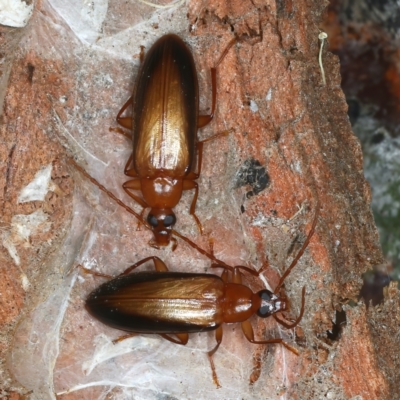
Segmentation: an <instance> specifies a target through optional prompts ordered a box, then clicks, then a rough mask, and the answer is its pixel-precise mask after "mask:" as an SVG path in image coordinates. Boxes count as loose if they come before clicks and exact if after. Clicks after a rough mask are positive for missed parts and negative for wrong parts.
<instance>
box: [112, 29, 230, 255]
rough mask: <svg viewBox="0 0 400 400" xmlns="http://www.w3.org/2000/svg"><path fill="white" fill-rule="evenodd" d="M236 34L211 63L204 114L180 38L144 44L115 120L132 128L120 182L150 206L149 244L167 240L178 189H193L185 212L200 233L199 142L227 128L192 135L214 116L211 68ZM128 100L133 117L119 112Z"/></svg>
mask: <svg viewBox="0 0 400 400" xmlns="http://www.w3.org/2000/svg"><path fill="white" fill-rule="evenodd" d="M236 40H237V39H233V40H232V41H231V42H230V43H229V44H228V46H227V48H226V49H225V51H224V52H223V53H222V55H221V57H220V59H219V60H218V62H217V63H216V65H215V66H214V67H213V68H211V81H212V106H211V113H210V114H209V115H199V88H198V79H197V72H196V67H195V63H194V59H193V56H192V53H191V52H190V50H189V49H188V47H187V46H186V44H185V43H184V42H183V40H182V39H180V38H179V37H178V36H176V35H174V34H168V35H165V36H162V37H161V38H160V39H158V40H157V41H156V42H155V43H154V44H153V46H152V47H151V48H150V50H149V51H148V53H147V55H146V56H145V57H144V61H143V63H142V65H141V67H140V69H139V73H138V76H137V80H136V85H135V89H134V92H133V95H132V96H131V97H130V98H129V99H128V101H127V102H126V103H125V104H124V106H123V107H122V108H121V110H120V111H119V113H118V115H117V122H118V124H119V125H121V126H122V127H124V128H127V129H131V130H132V142H133V152H132V154H131V156H130V157H129V159H128V162H127V163H126V165H125V169H124V173H125V175H127V176H129V177H131V178H132V179H130V180H129V181H127V182H125V183H124V184H123V188H124V190H125V191H126V193H127V194H128V195H129V196H130V197H131V198H132V199H133V200H135V201H136V202H137V203H139V204H140V205H141V206H142V207H143V211H142V213H143V212H144V210H145V209H146V208H150V212H149V214H148V216H147V222H148V224H149V225H150V226H151V228H152V230H153V233H154V239H155V240H154V241H151V242H150V245H152V246H153V247H156V248H158V247H159V246H166V245H168V244H169V242H170V240H171V231H172V229H173V226H174V225H175V223H176V216H175V214H174V212H173V210H172V209H173V208H174V207H175V206H176V205H177V204H178V203H179V201H180V199H181V196H182V192H183V191H184V190H194V191H195V193H194V197H193V200H192V204H191V206H190V211H189V212H190V214H191V215H192V216H193V218H194V219H195V221H196V224H197V226H198V228H199V231H200V232H201V233H202V226H201V223H200V220H199V219H198V217H197V216H196V214H195V209H196V202H197V198H198V192H199V188H198V184H197V182H195V180H196V179H197V178H198V177H199V176H200V173H201V164H202V153H203V144H204V143H205V142H207V141H209V140H211V139H214V138H216V137H219V136H221V135H226V134H227V133H228V132H222V133H219V134H216V135H214V136H212V137H210V138H208V139H205V140H203V141H198V139H197V130H198V129H199V128H202V127H204V126H206V125H207V124H208V123H210V122H211V120H212V119H213V117H214V112H215V106H216V96H217V94H216V86H217V84H216V68H217V66H218V65H219V64H220V63H221V61H222V60H223V58H224V57H225V55H226V54H227V52H228V50H229V49H230V47H232V45H233V44H234V43H235V42H236ZM130 105H132V109H133V117H123V116H122V115H123V114H124V112H125V110H126V109H127V108H128V107H129V106H130ZM196 153H197V163H196ZM196 164H197V165H196ZM196 167H197V168H196ZM196 169H197V172H196ZM135 190H136V191H140V192H141V194H142V197H140V196H138V195H136V194H135V193H133V192H132V191H135Z"/></svg>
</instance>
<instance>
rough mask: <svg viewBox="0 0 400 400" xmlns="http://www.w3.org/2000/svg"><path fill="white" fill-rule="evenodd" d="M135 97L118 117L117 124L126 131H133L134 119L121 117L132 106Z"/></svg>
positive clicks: (123, 107) (124, 106)
mask: <svg viewBox="0 0 400 400" xmlns="http://www.w3.org/2000/svg"><path fill="white" fill-rule="evenodd" d="M132 100H133V96H131V97H129V99H128V101H127V102H126V103H125V104H124V105H123V106H122V108H121V110H119V113H118V115H117V123H118V124H119V125H121V126H123V127H124V128H126V129H132V117H121V115H122V114H123V113H124V112H125V110H126V109H127V108H128V107H129V106H130V105H131V104H132Z"/></svg>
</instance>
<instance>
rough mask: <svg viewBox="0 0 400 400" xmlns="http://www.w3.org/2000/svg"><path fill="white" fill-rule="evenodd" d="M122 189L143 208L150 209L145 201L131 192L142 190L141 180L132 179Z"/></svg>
mask: <svg viewBox="0 0 400 400" xmlns="http://www.w3.org/2000/svg"><path fill="white" fill-rule="evenodd" d="M122 187H123V188H124V190H125V192H126V193H127V194H128V195H129V196H130V197H131V198H132V199H133V200H135V201H136V203H138V204H140V205H141V206H142V207H143V208H147V207H148V205H147V203H146V201H145V200H144V199H142V198H141V197H139V196H136V195H135V194H133V193H131V192H130V190H141V188H142V185H141V182H140V179H131V180H130V181H126V182H125V183H124V184H123V185H122Z"/></svg>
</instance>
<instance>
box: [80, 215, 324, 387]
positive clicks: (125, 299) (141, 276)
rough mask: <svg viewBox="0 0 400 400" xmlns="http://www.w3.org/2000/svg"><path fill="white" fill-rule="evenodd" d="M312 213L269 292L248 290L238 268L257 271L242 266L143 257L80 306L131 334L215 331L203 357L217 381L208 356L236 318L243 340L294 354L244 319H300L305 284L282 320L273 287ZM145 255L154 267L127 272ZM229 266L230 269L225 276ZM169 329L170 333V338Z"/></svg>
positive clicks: (281, 301)
mask: <svg viewBox="0 0 400 400" xmlns="http://www.w3.org/2000/svg"><path fill="white" fill-rule="evenodd" d="M317 218H318V209H317V211H316V214H315V218H314V221H313V224H312V227H311V230H310V232H309V234H308V236H307V239H306V241H305V242H304V244H303V246H302V248H301V249H300V251H299V253H298V254H297V256H296V257H295V259H294V260H293V262H292V263H291V265H290V266H289V267H288V268H287V270H286V271H285V273H284V274H283V276H282V278H281V279H280V281H279V283H278V285H277V287H276V288H275V290H274V292H271V291H269V290H266V289H264V290H261V291H259V292H257V293H253V291H252V290H251V289H250V288H249V287H247V286H246V285H244V284H243V283H242V275H241V273H240V270H245V271H247V272H249V273H251V274H252V275H255V276H259V273H258V272H256V271H254V270H253V269H250V268H247V267H244V266H237V267H235V268H232V267H229V266H222V265H219V264H213V266H212V267H213V268H225V271H224V272H223V274H222V276H221V277H219V276H217V275H212V274H197V273H181V272H169V271H168V268H167V267H166V265H165V264H164V263H163V262H162V261H161V260H160V259H159V258H158V257H147V258H145V259H143V260H141V261H139V262H138V263H136V264H134V265H132V266H131V267H129V268H128V269H127V270H126V271H124V272H123V273H122V274H121V275H120V276H118V277H116V278H113V279H111V280H110V281H108V282H106V283H104V284H103V285H101V286H99V287H98V288H97V289H95V290H94V291H93V292H92V293H91V294H90V295H89V297H88V298H87V300H86V309H87V310H88V311H89V313H90V314H91V315H93V316H94V317H95V318H97V319H98V320H100V321H101V322H103V323H104V324H106V325H109V326H111V327H113V328H117V329H121V330H124V331H128V332H135V333H155V334H159V335H161V336H162V337H164V338H165V339H167V340H169V341H171V342H173V343H177V344H182V345H185V344H186V343H187V342H188V339H189V333H191V332H202V331H210V330H215V331H216V333H215V337H216V341H217V344H216V346H215V347H214V349H213V350H211V351H210V352H208V356H209V359H210V363H211V368H212V372H213V379H214V382H215V383H216V385H217V386H219V382H218V378H217V375H216V372H215V368H214V363H213V360H212V356H213V354H214V353H215V352H216V350H217V349H218V347H219V345H220V343H221V341H222V334H223V330H222V324H223V323H237V322H240V323H241V326H242V330H243V333H244V335H245V337H246V339H247V340H248V341H250V342H251V343H255V344H269V343H281V344H282V345H283V346H285V347H286V348H287V349H289V350H290V351H292V352H294V353H295V354H298V351H297V350H296V349H295V348H293V347H292V346H290V345H289V344H287V343H286V342H284V341H283V340H282V339H281V338H274V339H267V340H255V338H254V332H253V328H252V326H251V324H250V322H249V321H248V319H249V318H250V317H251V316H252V315H254V314H257V315H258V316H259V317H261V318H266V317H269V316H274V318H275V319H276V320H277V321H278V322H279V323H280V324H282V325H283V326H284V327H286V328H293V327H295V326H296V325H297V324H298V323H299V322H300V320H301V318H302V316H303V313H304V297H305V288H303V290H302V306H301V311H300V315H299V317H298V318H297V319H296V320H295V321H294V322H293V323H288V322H285V321H282V320H281V319H280V318H278V317H277V316H276V313H279V312H283V311H286V310H287V309H288V308H289V303H288V300H287V298H286V296H285V295H282V294H280V293H279V292H280V289H281V287H282V285H283V283H284V280H285V278H286V277H287V276H288V274H289V273H290V271H291V270H292V269H293V267H294V266H295V265H296V263H297V261H298V260H299V258H300V257H301V256H302V254H303V253H304V251H305V249H306V248H307V246H308V243H309V242H310V239H311V237H312V235H313V233H314V230H315V226H316V223H317ZM149 260H152V261H153V262H154V266H155V269H156V271H157V272H139V273H134V274H131V272H132V271H133V270H134V269H136V268H137V267H139V266H140V265H142V264H144V263H145V262H147V261H149ZM262 270H263V269H262ZM262 270H261V271H262ZM229 271H230V272H232V278H231V279H229ZM88 272H90V271H88ZM94 274H95V275H100V276H103V277H108V276H107V275H102V274H96V273H94ZM172 334H173V335H175V336H176V338H174V337H171V336H170V335H172ZM129 336H132V335H128V336H124V337H122V338H120V339H117V341H118V340H122V339H125V338H126V337H129Z"/></svg>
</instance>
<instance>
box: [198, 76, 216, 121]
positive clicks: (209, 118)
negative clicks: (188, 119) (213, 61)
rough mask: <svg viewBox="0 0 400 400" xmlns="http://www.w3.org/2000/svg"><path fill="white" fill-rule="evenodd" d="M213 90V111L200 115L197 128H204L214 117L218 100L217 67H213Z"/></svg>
mask: <svg viewBox="0 0 400 400" xmlns="http://www.w3.org/2000/svg"><path fill="white" fill-rule="evenodd" d="M211 88H212V89H211V90H212V103H211V113H210V114H209V115H199V116H198V119H197V128H203V127H204V126H206V125H207V124H209V123H210V122H211V120H212V119H213V118H214V112H215V104H216V102H217V69H216V68H211Z"/></svg>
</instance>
